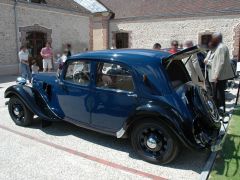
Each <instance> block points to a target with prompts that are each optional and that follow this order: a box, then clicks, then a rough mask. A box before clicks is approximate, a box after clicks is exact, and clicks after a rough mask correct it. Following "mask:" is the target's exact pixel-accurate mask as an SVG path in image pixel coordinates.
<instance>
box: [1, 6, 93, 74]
mask: <svg viewBox="0 0 240 180" xmlns="http://www.w3.org/2000/svg"><path fill="white" fill-rule="evenodd" d="M13 7H14V6H13V4H7V3H6V2H5V3H0V75H1V74H16V73H17V72H18V58H17V53H16V36H15V23H14V11H13ZM16 12H17V30H18V34H17V36H18V37H17V41H18V48H19V47H20V45H21V35H22V34H21V33H20V31H19V29H21V28H24V27H27V26H29V27H31V26H34V25H38V26H39V27H42V28H46V29H49V30H51V40H52V47H53V49H54V52H55V53H57V52H61V51H62V50H63V45H64V44H66V43H70V44H71V45H72V49H73V52H74V53H77V52H81V51H83V49H84V48H89V45H90V42H91V40H90V33H89V32H90V16H89V15H84V14H81V13H77V12H71V11H66V10H60V9H55V8H49V7H43V6H39V5H34V4H26V3H18V5H17V8H16Z"/></svg>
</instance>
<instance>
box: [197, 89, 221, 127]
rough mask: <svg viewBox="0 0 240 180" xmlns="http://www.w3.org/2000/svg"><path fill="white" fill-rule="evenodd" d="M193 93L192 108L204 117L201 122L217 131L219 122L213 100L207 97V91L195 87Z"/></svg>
mask: <svg viewBox="0 0 240 180" xmlns="http://www.w3.org/2000/svg"><path fill="white" fill-rule="evenodd" d="M194 91H195V95H194V107H196V111H197V112H198V113H199V114H201V116H202V117H204V118H202V121H204V123H205V125H206V126H208V127H212V128H216V129H219V128H220V126H221V123H220V121H219V114H218V110H217V107H216V106H215V104H214V102H213V100H212V99H211V98H210V97H209V95H208V94H207V91H205V90H204V89H202V88H200V87H195V90H194Z"/></svg>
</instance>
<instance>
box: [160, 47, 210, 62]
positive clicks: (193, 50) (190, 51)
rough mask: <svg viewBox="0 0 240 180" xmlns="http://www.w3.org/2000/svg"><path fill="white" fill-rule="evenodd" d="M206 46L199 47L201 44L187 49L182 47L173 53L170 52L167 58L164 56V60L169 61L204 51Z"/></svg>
mask: <svg viewBox="0 0 240 180" xmlns="http://www.w3.org/2000/svg"><path fill="white" fill-rule="evenodd" d="M206 50H207V48H204V47H201V46H198V45H197V46H193V47H190V48H187V49H184V50H182V51H179V52H177V53H175V54H172V55H170V56H168V57H167V58H164V61H171V60H181V59H184V58H187V57H191V56H192V55H193V54H196V53H199V52H203V51H206Z"/></svg>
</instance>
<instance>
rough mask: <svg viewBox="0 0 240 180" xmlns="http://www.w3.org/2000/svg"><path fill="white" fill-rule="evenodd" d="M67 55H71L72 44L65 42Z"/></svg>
mask: <svg viewBox="0 0 240 180" xmlns="http://www.w3.org/2000/svg"><path fill="white" fill-rule="evenodd" d="M66 49H67V57H70V56H71V55H72V46H71V44H67V48H66Z"/></svg>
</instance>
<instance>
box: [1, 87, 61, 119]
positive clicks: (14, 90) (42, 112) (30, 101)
mask: <svg viewBox="0 0 240 180" xmlns="http://www.w3.org/2000/svg"><path fill="white" fill-rule="evenodd" d="M12 96H17V97H18V98H19V99H21V101H22V102H23V103H24V104H25V105H26V106H27V108H28V109H29V110H30V111H32V112H33V113H34V114H35V115H37V116H38V117H40V118H43V119H45V120H49V121H56V120H59V119H60V118H59V117H57V115H56V114H54V113H53V112H52V111H51V109H50V108H49V107H48V106H47V105H46V103H45V101H44V100H43V98H42V96H41V95H40V94H39V92H38V91H37V90H35V89H33V88H31V87H29V86H24V85H20V84H19V85H13V86H10V87H9V88H7V89H6V91H5V93H4V97H5V98H11V97H12Z"/></svg>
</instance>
